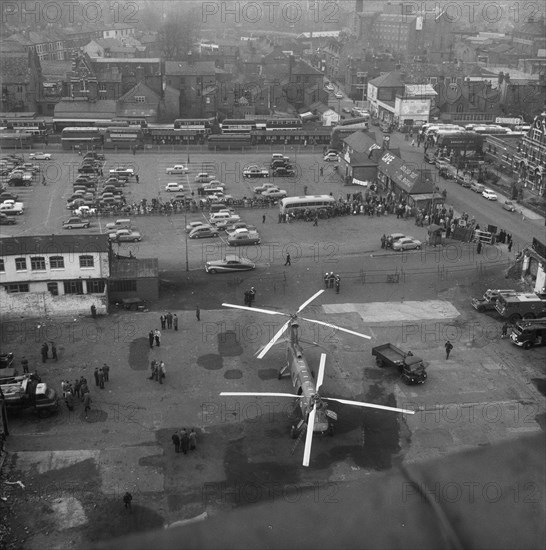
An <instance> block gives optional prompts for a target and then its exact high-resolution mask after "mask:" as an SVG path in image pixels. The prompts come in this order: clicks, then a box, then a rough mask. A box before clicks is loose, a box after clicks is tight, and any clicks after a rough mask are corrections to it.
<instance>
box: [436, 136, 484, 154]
mask: <svg viewBox="0 0 546 550" xmlns="http://www.w3.org/2000/svg"><path fill="white" fill-rule="evenodd" d="M484 141H485V137H484V136H483V135H481V134H477V133H476V132H466V131H462V132H453V133H446V134H440V135H439V136H438V141H437V142H436V152H437V153H438V155H439V156H443V157H451V155H452V154H453V155H457V156H463V157H465V158H476V159H481V158H482V157H483V144H484ZM431 154H432V152H431Z"/></svg>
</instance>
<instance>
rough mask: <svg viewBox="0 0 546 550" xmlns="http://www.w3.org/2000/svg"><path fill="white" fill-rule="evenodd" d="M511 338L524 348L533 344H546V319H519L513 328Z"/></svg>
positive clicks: (514, 342)
mask: <svg viewBox="0 0 546 550" xmlns="http://www.w3.org/2000/svg"><path fill="white" fill-rule="evenodd" d="M510 340H511V341H512V343H513V344H515V345H516V346H520V347H522V348H524V349H529V348H532V347H533V346H546V319H534V320H532V321H517V322H516V325H515V326H514V327H513V328H512V334H510Z"/></svg>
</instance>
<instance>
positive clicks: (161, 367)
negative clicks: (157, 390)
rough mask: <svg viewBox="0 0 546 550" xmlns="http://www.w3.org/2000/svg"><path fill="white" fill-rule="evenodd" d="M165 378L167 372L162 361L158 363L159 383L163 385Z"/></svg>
mask: <svg viewBox="0 0 546 550" xmlns="http://www.w3.org/2000/svg"><path fill="white" fill-rule="evenodd" d="M165 376H167V370H166V369H165V363H164V361H161V362H160V363H159V383H160V384H163V378H165Z"/></svg>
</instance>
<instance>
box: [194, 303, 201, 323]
mask: <svg viewBox="0 0 546 550" xmlns="http://www.w3.org/2000/svg"><path fill="white" fill-rule="evenodd" d="M195 317H196V318H197V320H198V321H201V308H200V307H199V304H198V305H196V306H195Z"/></svg>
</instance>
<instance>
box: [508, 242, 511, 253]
mask: <svg viewBox="0 0 546 550" xmlns="http://www.w3.org/2000/svg"><path fill="white" fill-rule="evenodd" d="M508 252H512V239H510V240H509V241H508Z"/></svg>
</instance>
